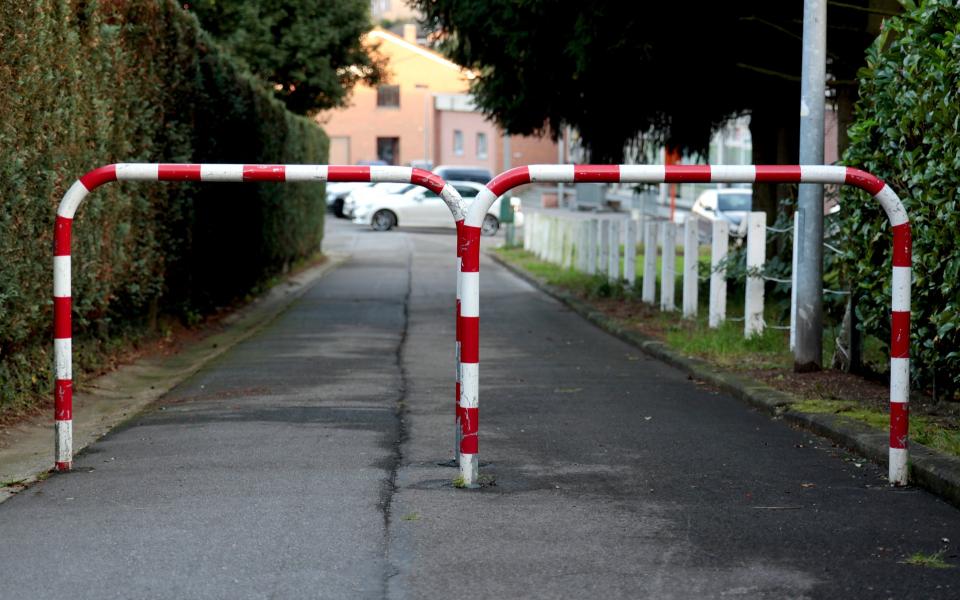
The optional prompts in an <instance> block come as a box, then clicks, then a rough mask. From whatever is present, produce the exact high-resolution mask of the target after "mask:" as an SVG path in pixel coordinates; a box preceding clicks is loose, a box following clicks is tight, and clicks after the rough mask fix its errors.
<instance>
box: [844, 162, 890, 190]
mask: <svg viewBox="0 0 960 600" xmlns="http://www.w3.org/2000/svg"><path fill="white" fill-rule="evenodd" d="M844 180H845V182H846V183H848V184H850V185H855V186H857V187H858V188H860V189H862V190H866V191H868V192H870V195H871V196H876V195H877V193H878V192H879V191H880V190H882V189H883V186H884V183H883V180H882V179H880V178H879V177H876V176H874V175H871V174H870V173H867V172H866V171H861V170H860V169H853V168H850V167H847V176H846V178H845V179H844Z"/></svg>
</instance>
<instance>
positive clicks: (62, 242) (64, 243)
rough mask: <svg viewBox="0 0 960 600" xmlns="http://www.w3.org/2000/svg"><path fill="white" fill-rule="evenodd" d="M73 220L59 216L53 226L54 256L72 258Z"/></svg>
mask: <svg viewBox="0 0 960 600" xmlns="http://www.w3.org/2000/svg"><path fill="white" fill-rule="evenodd" d="M72 224H73V219H68V218H66V217H61V216H60V215H57V219H56V222H55V223H54V225H53V255H54V256H70V226H71V225H72Z"/></svg>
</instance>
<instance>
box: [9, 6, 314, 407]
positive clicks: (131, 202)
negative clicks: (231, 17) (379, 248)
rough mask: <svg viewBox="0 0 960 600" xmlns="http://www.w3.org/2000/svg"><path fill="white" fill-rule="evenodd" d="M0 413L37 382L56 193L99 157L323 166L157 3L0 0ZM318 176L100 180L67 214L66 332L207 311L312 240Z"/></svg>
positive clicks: (88, 333) (304, 140)
mask: <svg viewBox="0 0 960 600" xmlns="http://www.w3.org/2000/svg"><path fill="white" fill-rule="evenodd" d="M0 82H2V85H0V106H2V107H3V111H2V112H0V147H2V148H3V149H4V154H3V156H2V158H0V190H2V193H0V270H2V271H0V411H2V410H3V409H4V407H5V406H8V405H10V404H11V403H12V402H13V401H14V398H21V399H22V397H23V393H24V391H25V390H27V389H29V390H33V391H34V392H36V393H38V394H46V393H48V390H49V389H50V387H51V386H50V381H49V378H50V375H49V371H50V368H49V360H50V357H49V354H50V352H49V348H48V346H49V340H50V336H51V334H50V328H51V314H52V302H51V290H52V273H51V270H52V269H51V255H52V252H51V248H52V243H53V242H52V233H53V219H54V214H55V210H56V206H57V204H58V202H59V200H60V197H61V196H62V194H63V192H64V191H65V190H66V188H67V187H68V186H69V185H70V184H71V183H72V182H73V181H74V179H76V178H77V177H78V176H80V175H82V174H83V173H84V172H86V171H88V170H89V169H92V168H94V167H97V166H100V165H103V164H108V163H111V162H160V161H165V162H188V161H189V162H303V163H323V162H326V152H327V140H326V136H325V135H324V134H323V132H322V131H321V130H320V129H319V128H318V127H317V126H316V125H315V124H314V123H313V122H311V121H309V120H307V119H304V118H301V117H296V116H294V115H292V114H291V113H288V112H287V111H286V110H284V108H283V106H282V104H280V103H279V102H278V101H276V100H274V99H273V98H272V95H271V94H270V93H269V92H268V91H266V90H265V89H264V88H263V86H262V84H261V83H260V82H259V81H257V80H255V79H254V78H253V77H252V76H250V75H249V74H248V73H246V72H245V71H243V70H242V69H241V68H240V67H238V66H237V65H236V64H234V63H233V62H231V59H229V58H228V57H227V56H225V55H224V53H223V52H221V51H220V50H219V49H218V48H217V47H216V46H215V45H214V44H213V43H212V42H211V41H210V38H209V37H208V36H207V35H206V34H205V33H204V32H203V31H202V30H201V29H200V28H199V26H198V25H197V22H196V19H195V18H194V17H193V16H192V15H191V14H190V13H189V12H187V11H186V10H184V9H183V8H182V7H181V6H180V5H178V4H177V3H176V2H173V1H171V0H149V1H143V2H126V1H124V0H101V2H99V3H97V2H95V1H83V2H81V1H67V0H33V1H27V2H18V3H9V2H8V3H4V17H3V19H0ZM322 198H323V190H322V189H321V188H320V187H318V186H277V185H274V186H268V185H257V186H250V185H232V184H230V185H227V184H214V185H202V184H149V183H115V184H110V185H108V186H105V187H104V188H102V189H100V190H98V191H96V192H95V193H94V194H93V195H91V196H90V197H89V198H88V199H87V200H86V201H85V202H84V204H83V205H82V206H81V207H80V210H79V211H78V213H77V218H76V223H75V225H74V248H73V255H74V257H75V259H74V268H73V291H74V298H75V302H74V307H73V310H74V323H75V335H76V336H77V337H78V338H80V339H79V342H80V343H83V340H84V338H98V339H104V338H105V337H108V336H109V335H110V334H111V332H112V331H116V330H117V329H118V328H119V327H121V326H122V325H121V324H129V323H136V322H138V321H140V322H144V321H145V320H146V319H147V317H148V315H154V314H156V312H157V311H158V310H160V309H164V308H165V309H167V310H175V311H179V312H181V313H182V314H196V312H197V311H201V312H202V311H208V310H210V309H212V308H215V307H216V306H218V305H222V304H224V303H226V302H229V301H230V300H231V299H233V298H236V297H240V296H242V295H244V294H246V293H247V292H248V291H249V290H250V289H251V288H252V287H253V286H255V285H256V284H257V283H258V282H260V281H262V280H264V279H265V278H266V277H268V276H270V275H271V274H273V273H276V272H277V271H280V270H282V269H284V268H285V267H286V266H287V265H289V264H290V263H291V262H292V261H294V260H297V259H298V258H301V257H305V256H307V255H310V254H312V253H314V252H316V251H317V250H318V249H319V247H320V242H321V237H322V231H323V206H324V205H323V199H322Z"/></svg>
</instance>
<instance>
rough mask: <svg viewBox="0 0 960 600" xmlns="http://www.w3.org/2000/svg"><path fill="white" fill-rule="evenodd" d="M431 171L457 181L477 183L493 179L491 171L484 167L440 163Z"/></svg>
mask: <svg viewBox="0 0 960 600" xmlns="http://www.w3.org/2000/svg"><path fill="white" fill-rule="evenodd" d="M433 172H434V173H435V174H437V175H439V176H440V177H443V178H444V179H446V180H447V181H450V180H453V179H456V180H459V181H474V182H476V183H479V184H484V183H487V182H488V181H490V180H491V179H493V173H491V172H490V169H487V168H486V167H471V166H467V165H463V166H461V165H440V166H438V167H436V168H434V169H433Z"/></svg>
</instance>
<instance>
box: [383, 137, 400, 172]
mask: <svg viewBox="0 0 960 600" xmlns="http://www.w3.org/2000/svg"><path fill="white" fill-rule="evenodd" d="M377 158H378V159H379V160H382V161H383V162H385V163H387V164H388V165H395V164H397V162H398V161H399V160H400V138H395V137H378V138H377Z"/></svg>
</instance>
